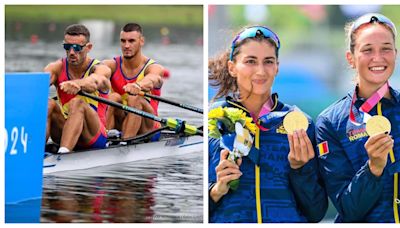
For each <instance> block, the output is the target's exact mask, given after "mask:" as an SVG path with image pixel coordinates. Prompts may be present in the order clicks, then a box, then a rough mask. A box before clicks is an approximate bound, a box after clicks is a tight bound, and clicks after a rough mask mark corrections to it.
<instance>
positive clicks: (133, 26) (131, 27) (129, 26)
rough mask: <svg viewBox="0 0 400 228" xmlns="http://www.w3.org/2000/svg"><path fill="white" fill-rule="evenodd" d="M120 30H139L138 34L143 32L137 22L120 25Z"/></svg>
mask: <svg viewBox="0 0 400 228" xmlns="http://www.w3.org/2000/svg"><path fill="white" fill-rule="evenodd" d="M122 31H124V32H140V34H143V30H142V27H141V26H140V25H139V24H136V23H128V24H126V25H124V27H122Z"/></svg>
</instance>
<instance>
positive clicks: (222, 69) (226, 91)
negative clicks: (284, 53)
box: [208, 34, 278, 100]
mask: <svg viewBox="0 0 400 228" xmlns="http://www.w3.org/2000/svg"><path fill="white" fill-rule="evenodd" d="M251 40H253V41H257V42H265V41H267V42H269V43H270V44H272V45H273V46H274V47H275V56H276V58H277V59H278V48H277V47H276V45H275V42H274V41H273V40H272V39H271V38H266V37H264V36H263V35H262V34H258V35H256V37H253V38H246V39H244V40H243V41H241V42H240V43H239V44H238V45H236V48H235V50H234V52H233V59H232V61H233V62H235V61H236V56H237V55H238V54H239V53H240V50H241V46H242V45H244V44H246V43H248V42H249V41H251ZM229 56H230V50H229V49H228V50H226V51H224V52H223V53H221V54H219V55H218V56H217V57H215V58H211V59H209V60H208V81H209V84H210V85H211V86H213V87H218V92H217V94H216V95H215V96H214V97H213V100H214V99H218V98H221V97H225V96H227V95H232V96H234V97H235V98H236V99H238V100H243V97H240V95H239V94H238V92H239V87H238V84H237V80H236V78H234V77H232V76H231V75H230V74H229V70H228V61H229ZM249 95H250V94H249Z"/></svg>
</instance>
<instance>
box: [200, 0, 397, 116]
mask: <svg viewBox="0 0 400 228" xmlns="http://www.w3.org/2000/svg"><path fill="white" fill-rule="evenodd" d="M399 10H400V6H398V5H232V6H224V5H210V6H209V8H208V13H209V32H208V39H209V41H208V43H209V46H208V53H209V57H215V56H216V55H217V54H219V53H221V52H222V51H224V50H226V49H229V48H230V45H231V42H232V39H233V38H234V37H235V36H236V34H237V33H238V32H239V31H240V30H241V28H242V27H243V26H250V25H265V26H267V27H269V28H271V29H272V30H273V31H274V32H276V33H277V34H278V36H279V38H280V41H281V49H280V52H279V61H280V65H279V66H280V67H279V73H278V77H277V78H276V80H275V84H274V86H273V90H274V91H276V92H278V94H279V98H280V99H281V100H282V101H283V102H285V103H288V104H294V105H296V106H298V107H300V108H301V109H302V110H304V111H305V112H306V113H308V114H309V115H310V116H311V117H313V118H314V120H315V118H316V117H317V116H318V114H319V113H320V112H321V111H322V110H323V109H324V108H326V107H328V106H329V105H330V104H331V103H333V102H334V101H336V100H338V99H340V98H342V97H344V96H345V95H346V94H347V92H348V91H350V90H351V89H353V88H354V84H353V81H352V79H353V77H354V75H355V73H354V72H353V71H352V70H351V69H350V68H349V67H348V64H347V62H346V59H345V52H346V50H347V49H346V48H347V47H346V41H345V33H344V25H345V23H346V22H350V21H352V20H353V19H355V18H357V17H358V16H360V15H362V14H365V13H370V12H377V13H382V14H384V15H386V16H387V17H389V18H390V19H391V20H392V21H393V22H394V23H395V24H396V25H400V14H398V12H399ZM398 69H399V67H396V71H395V72H394V75H393V76H392V78H391V81H390V82H391V85H392V86H393V87H394V88H399V86H400V82H399V79H398V75H399V73H400V72H399V70H398ZM214 92H215V90H214V89H212V88H209V97H208V99H209V100H210V99H211V98H212V96H213V94H214Z"/></svg>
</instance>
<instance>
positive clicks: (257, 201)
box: [255, 127, 262, 223]
mask: <svg viewBox="0 0 400 228" xmlns="http://www.w3.org/2000/svg"><path fill="white" fill-rule="evenodd" d="M255 138H256V140H255V146H256V149H260V129H259V128H258V127H257V130H256V135H255ZM255 168H256V170H255V171H256V208H257V223H262V214H261V196H260V166H258V165H256V166H255Z"/></svg>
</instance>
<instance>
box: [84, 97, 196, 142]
mask: <svg viewBox="0 0 400 228" xmlns="http://www.w3.org/2000/svg"><path fill="white" fill-rule="evenodd" d="M78 94H79V95H82V96H85V97H88V98H90V99H93V100H95V101H98V102H101V103H104V104H107V105H110V106H113V107H115V108H119V109H123V110H125V111H127V112H130V113H133V114H136V115H139V116H142V117H144V118H148V119H151V120H154V121H157V122H160V123H161V124H163V125H165V126H167V127H169V128H170V129H172V130H174V131H176V132H180V131H183V132H185V133H186V134H189V135H201V136H202V135H203V131H201V130H199V129H197V128H196V127H195V126H193V125H189V124H186V123H185V122H184V121H182V120H179V119H172V118H168V119H166V118H161V117H158V116H156V115H153V114H151V113H148V112H144V111H142V110H139V109H135V108H132V107H130V106H127V105H123V104H120V103H118V102H114V101H110V100H107V99H104V98H101V97H97V96H94V95H92V94H89V93H86V92H84V91H82V90H81V91H79V92H78Z"/></svg>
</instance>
